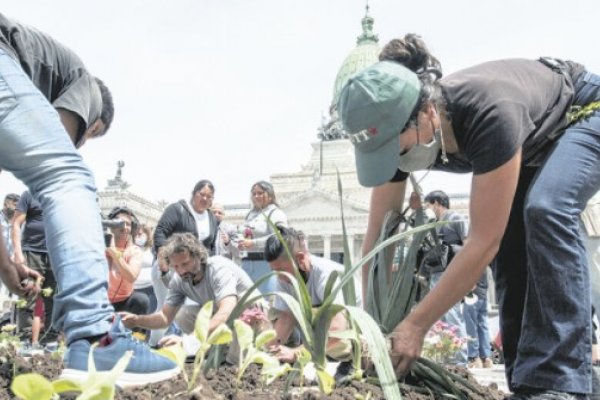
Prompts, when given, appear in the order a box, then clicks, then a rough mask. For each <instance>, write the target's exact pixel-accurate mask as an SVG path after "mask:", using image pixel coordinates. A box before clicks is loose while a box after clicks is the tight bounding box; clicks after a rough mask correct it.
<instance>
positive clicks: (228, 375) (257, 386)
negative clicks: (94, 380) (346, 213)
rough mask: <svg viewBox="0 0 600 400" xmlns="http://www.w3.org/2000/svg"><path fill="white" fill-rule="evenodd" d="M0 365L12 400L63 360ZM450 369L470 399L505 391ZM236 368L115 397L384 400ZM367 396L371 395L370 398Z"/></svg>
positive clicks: (4, 398) (366, 388)
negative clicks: (192, 388)
mask: <svg viewBox="0 0 600 400" xmlns="http://www.w3.org/2000/svg"><path fill="white" fill-rule="evenodd" d="M6 361H7V362H3V363H2V364H1V365H0V400H8V399H15V397H14V395H13V394H12V392H11V391H10V389H9V387H10V383H11V381H12V378H13V374H14V373H16V374H17V375H18V374H22V373H27V372H36V373H39V374H41V375H43V376H44V377H46V378H48V379H49V380H55V379H57V378H58V376H59V374H60V371H61V368H62V362H61V361H60V360H57V359H56V357H52V356H51V355H44V356H35V357H33V358H31V359H23V358H21V357H16V358H14V361H13V360H6ZM186 367H187V369H188V374H191V373H192V371H191V368H192V365H191V364H187V365H186ZM452 372H454V373H457V374H459V375H461V376H463V377H465V378H467V379H468V380H469V381H470V382H471V383H472V384H473V385H475V387H477V388H478V389H479V391H480V393H479V394H478V393H472V392H471V393H470V395H469V398H470V399H473V400H480V399H481V400H500V399H503V398H504V396H505V394H504V393H502V392H500V391H499V390H498V389H497V387H495V386H494V385H492V386H490V387H483V386H481V385H479V384H477V382H476V381H475V379H474V378H473V377H472V376H471V375H470V374H469V373H468V371H467V370H466V369H462V368H453V369H452ZM236 374H237V369H236V367H230V366H224V367H221V368H219V369H218V370H212V371H209V372H208V373H207V374H206V378H204V377H200V378H199V381H198V387H199V389H198V390H197V392H194V393H191V394H190V393H188V392H187V383H186V382H185V380H184V379H183V376H182V375H180V376H178V377H177V378H175V379H171V380H169V381H165V382H161V383H156V384H150V385H147V386H143V387H136V388H129V389H125V390H121V391H117V394H116V396H115V399H122V400H150V399H152V400H154V399H182V400H183V399H237V400H247V399H252V400H271V399H336V400H342V399H347V400H357V399H368V398H370V399H383V398H384V397H383V393H382V391H381V389H380V388H379V387H378V386H377V385H375V384H371V383H368V382H359V381H352V382H350V383H348V384H346V385H344V386H342V387H338V388H336V389H335V390H334V391H333V393H332V394H330V395H323V394H321V393H320V392H319V390H318V387H317V386H311V387H308V388H307V387H305V388H303V389H300V388H299V387H292V388H291V389H290V391H289V392H288V393H287V394H286V393H285V390H284V387H285V379H278V380H276V381H275V382H273V383H272V384H271V385H269V386H265V385H264V383H263V382H262V379H261V377H260V367H259V366H257V365H255V364H253V365H251V366H250V367H249V368H248V369H247V370H246V372H245V373H244V377H243V379H242V381H241V384H240V385H239V387H236ZM412 384H413V385H414V386H408V385H401V393H402V397H403V398H404V399H411V400H421V399H423V400H425V399H438V398H439V399H442V397H441V396H439V397H435V396H434V395H432V394H428V393H427V392H426V390H425V389H424V388H422V386H420V385H419V383H418V382H412ZM369 396H370V397H369ZM61 398H63V399H69V398H71V399H74V398H75V396H71V397H68V396H63V397H61Z"/></svg>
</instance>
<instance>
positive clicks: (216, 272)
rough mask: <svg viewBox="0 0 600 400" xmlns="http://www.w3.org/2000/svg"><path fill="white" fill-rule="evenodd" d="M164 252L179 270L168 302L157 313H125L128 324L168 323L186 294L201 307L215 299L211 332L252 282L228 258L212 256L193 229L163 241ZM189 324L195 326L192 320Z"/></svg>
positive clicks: (151, 325)
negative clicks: (192, 231) (191, 231)
mask: <svg viewBox="0 0 600 400" xmlns="http://www.w3.org/2000/svg"><path fill="white" fill-rule="evenodd" d="M163 255H164V257H165V259H166V261H167V263H168V265H169V267H170V268H172V269H173V270H174V271H175V272H176V274H175V275H174V276H173V278H172V279H171V283H170V285H169V291H168V293H167V298H166V301H165V305H164V306H163V308H162V309H161V310H160V311H157V312H155V313H154V314H148V315H136V314H129V313H124V314H122V316H123V323H124V324H125V325H126V326H127V327H129V328H133V327H140V328H146V329H161V328H166V327H168V326H169V325H171V323H172V322H173V320H174V319H175V315H176V314H177V311H178V310H179V308H180V307H181V306H182V305H183V304H184V302H185V299H186V297H187V298H190V299H191V300H193V301H195V302H196V303H198V304H199V305H200V307H202V306H203V305H204V304H206V303H207V302H208V301H213V302H214V304H215V313H214V314H213V316H212V319H211V320H210V324H209V332H212V331H213V330H214V329H215V328H216V327H218V326H219V325H220V324H222V323H224V322H226V321H227V319H228V318H229V315H230V314H231V312H232V311H233V308H234V307H235V306H236V304H237V301H238V300H239V299H240V298H241V297H242V296H243V295H244V293H245V292H246V291H247V290H248V289H249V288H250V287H251V286H252V280H251V279H250V277H249V276H248V275H247V274H246V272H244V270H242V269H241V268H240V267H239V266H237V265H236V264H235V263H234V262H233V261H231V260H229V259H227V258H224V257H221V256H214V257H209V256H208V250H206V248H205V247H204V246H203V245H202V243H200V241H199V240H198V239H197V238H196V237H195V236H194V235H192V234H191V233H176V234H174V235H172V236H171V237H170V238H169V240H168V241H167V242H166V243H165V245H164V250H163ZM190 325H191V329H193V324H190ZM185 333H190V332H185ZM165 339H166V338H163V342H162V343H159V344H172V343H165V342H164V340H165ZM167 340H168V339H167Z"/></svg>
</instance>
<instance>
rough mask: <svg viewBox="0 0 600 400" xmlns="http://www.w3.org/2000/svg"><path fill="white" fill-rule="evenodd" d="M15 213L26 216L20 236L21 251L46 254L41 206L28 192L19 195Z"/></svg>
mask: <svg viewBox="0 0 600 400" xmlns="http://www.w3.org/2000/svg"><path fill="white" fill-rule="evenodd" d="M17 211H19V212H22V213H23V214H25V215H26V216H25V227H24V229H23V231H22V234H21V249H22V250H27V251H37V252H41V253H46V252H48V250H47V248H46V234H45V232H44V215H43V212H42V206H41V204H40V203H39V202H38V201H37V200H36V199H34V198H33V196H32V195H31V193H29V191H28V190H26V191H24V192H23V194H22V195H21V198H20V199H19V202H18V203H17Z"/></svg>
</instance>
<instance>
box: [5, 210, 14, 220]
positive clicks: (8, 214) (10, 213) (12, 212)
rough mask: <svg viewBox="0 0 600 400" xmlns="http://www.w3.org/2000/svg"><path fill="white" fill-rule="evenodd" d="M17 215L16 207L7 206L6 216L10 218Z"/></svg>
mask: <svg viewBox="0 0 600 400" xmlns="http://www.w3.org/2000/svg"><path fill="white" fill-rule="evenodd" d="M14 216H15V209H14V208H7V209H6V217H7V218H8V219H12V217H14Z"/></svg>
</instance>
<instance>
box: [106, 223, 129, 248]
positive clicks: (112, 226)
mask: <svg viewBox="0 0 600 400" xmlns="http://www.w3.org/2000/svg"><path fill="white" fill-rule="evenodd" d="M124 226H125V221H123V220H120V219H118V218H113V219H102V228H103V229H104V231H105V232H104V245H105V246H106V247H110V243H111V242H112V238H113V235H112V233H110V232H108V230H109V229H120V228H123V227H124Z"/></svg>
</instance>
